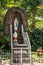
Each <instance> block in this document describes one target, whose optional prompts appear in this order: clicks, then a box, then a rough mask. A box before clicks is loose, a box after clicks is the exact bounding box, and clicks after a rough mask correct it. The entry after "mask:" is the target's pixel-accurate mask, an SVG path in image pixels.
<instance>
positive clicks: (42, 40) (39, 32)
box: [29, 28, 43, 51]
mask: <svg viewBox="0 0 43 65" xmlns="http://www.w3.org/2000/svg"><path fill="white" fill-rule="evenodd" d="M29 36H30V41H31V46H32V51H36V50H37V49H38V48H39V47H42V49H43V29H38V28H36V29H32V30H30V32H29Z"/></svg>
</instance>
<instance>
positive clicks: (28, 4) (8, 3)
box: [0, 0, 43, 50]
mask: <svg viewBox="0 0 43 65" xmlns="http://www.w3.org/2000/svg"><path fill="white" fill-rule="evenodd" d="M41 4H43V0H0V49H2V48H4V47H5V45H6V44H7V45H10V35H6V36H3V30H4V27H3V26H4V25H3V24H4V16H5V14H6V12H7V11H8V10H9V9H10V8H11V7H13V6H14V7H22V8H23V9H24V10H25V11H26V13H27V17H28V20H29V21H30V22H28V27H29V29H30V30H29V35H30V41H31V45H32V50H36V49H37V48H38V47H42V48H43V44H42V43H43V29H41V28H42V27H43V26H42V24H43V23H42V21H43V20H41V22H39V21H38V20H36V19H35V17H36V16H39V17H42V18H43V8H40V6H39V5H41ZM30 23H31V25H29V24H30ZM36 27H37V28H36ZM40 27H41V28H40ZM2 36H3V37H2Z"/></svg>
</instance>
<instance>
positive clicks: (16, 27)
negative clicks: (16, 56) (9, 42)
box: [13, 18, 18, 45]
mask: <svg viewBox="0 0 43 65" xmlns="http://www.w3.org/2000/svg"><path fill="white" fill-rule="evenodd" d="M17 31H18V20H17V18H15V20H14V34H13V37H14V44H15V45H17V44H18V41H17V38H18V34H17Z"/></svg>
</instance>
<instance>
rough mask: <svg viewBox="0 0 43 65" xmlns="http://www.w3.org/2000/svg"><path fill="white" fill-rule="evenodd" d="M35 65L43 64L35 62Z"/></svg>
mask: <svg viewBox="0 0 43 65" xmlns="http://www.w3.org/2000/svg"><path fill="white" fill-rule="evenodd" d="M33 65H43V63H38V62H35V63H34V64H33Z"/></svg>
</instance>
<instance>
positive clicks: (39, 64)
mask: <svg viewBox="0 0 43 65" xmlns="http://www.w3.org/2000/svg"><path fill="white" fill-rule="evenodd" d="M5 65H9V64H5ZM29 65H30V64H29ZM33 65H43V64H42V63H37V62H35V63H34V64H33Z"/></svg>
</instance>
